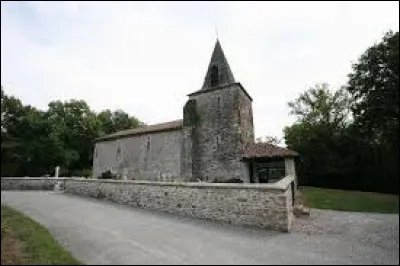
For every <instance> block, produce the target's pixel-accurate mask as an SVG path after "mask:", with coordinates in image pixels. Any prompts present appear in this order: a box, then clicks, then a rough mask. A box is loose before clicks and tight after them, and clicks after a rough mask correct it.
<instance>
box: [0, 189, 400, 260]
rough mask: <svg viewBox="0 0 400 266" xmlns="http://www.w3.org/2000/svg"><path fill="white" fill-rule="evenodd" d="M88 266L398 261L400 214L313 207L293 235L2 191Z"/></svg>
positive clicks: (58, 195) (60, 197)
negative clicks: (360, 212)
mask: <svg viewBox="0 0 400 266" xmlns="http://www.w3.org/2000/svg"><path fill="white" fill-rule="evenodd" d="M1 202H2V204H7V205H10V206H12V207H14V208H16V209H18V210H20V211H22V212H24V213H25V214H28V215H29V216H30V217H32V218H33V219H35V220H36V221H38V222H39V223H41V224H43V225H44V226H45V227H47V228H48V229H49V230H50V232H51V233H52V234H53V235H54V236H55V237H56V239H57V240H58V241H59V242H60V243H61V244H62V245H63V246H64V247H65V248H66V249H68V250H69V251H71V253H72V254H73V255H74V256H75V257H76V258H78V259H80V260H81V261H83V262H84V263H87V264H398V263H399V216H398V215H382V214H357V213H346V212H332V211H330V212H329V211H317V210H312V216H311V217H310V218H309V219H308V220H307V222H306V220H303V219H298V220H297V222H296V224H295V227H294V232H293V233H291V234H284V233H276V232H268V231H262V230H254V229H248V228H240V227H234V226H228V225H221V224H216V223H212V222H206V221H199V220H193V219H188V218H178V217H175V216H171V215H168V214H164V213H159V212H156V211H148V210H143V209H137V208H130V207H126V206H122V205H117V204H114V203H110V202H106V201H99V200H95V199H87V198H81V197H77V196H73V195H66V194H62V193H59V192H44V191H43V192H39V191H34V192H23V191H21V192H17V191H1Z"/></svg>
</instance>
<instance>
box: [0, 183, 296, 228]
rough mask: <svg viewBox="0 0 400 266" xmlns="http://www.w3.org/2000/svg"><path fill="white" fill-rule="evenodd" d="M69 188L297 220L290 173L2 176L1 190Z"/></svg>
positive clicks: (278, 223)
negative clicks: (162, 177) (266, 176)
mask: <svg viewBox="0 0 400 266" xmlns="http://www.w3.org/2000/svg"><path fill="white" fill-rule="evenodd" d="M57 181H62V182H63V183H64V184H63V187H64V188H65V190H64V191H65V192H67V193H72V194H76V195H80V196H89V197H93V198H99V199H107V200H111V201H114V202H118V203H122V204H127V205H130V206H135V207H142V208H147V209H156V210H160V211H164V212H169V213H173V214H177V215H181V216H189V217H194V218H199V219H206V220H213V221H219V222H225V223H231V224H236V225H245V226H252V227H258V228H263V229H272V230H278V231H283V232H290V230H291V225H292V220H293V206H292V194H291V193H292V192H291V183H292V182H293V178H292V177H290V176H288V177H285V178H284V179H282V180H281V181H279V182H277V183H274V184H262V185H260V184H221V183H219V184H210V183H176V182H151V181H133V180H128V181H122V180H99V179H83V178H82V179H81V178H72V179H71V178H58V179H55V178H2V179H1V190H26V189H33V190H49V189H53V187H54V185H55V183H56V182H57Z"/></svg>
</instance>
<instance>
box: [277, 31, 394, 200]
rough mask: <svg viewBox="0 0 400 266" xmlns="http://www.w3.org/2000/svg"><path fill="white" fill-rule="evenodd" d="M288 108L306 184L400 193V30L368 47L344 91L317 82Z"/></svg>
mask: <svg viewBox="0 0 400 266" xmlns="http://www.w3.org/2000/svg"><path fill="white" fill-rule="evenodd" d="M288 105H289V107H290V108H291V112H290V113H291V114H292V115H295V116H296V118H297V119H296V122H295V123H294V124H293V125H291V126H289V127H286V128H285V129H284V134H285V140H286V144H287V145H288V146H289V147H290V148H292V149H294V150H296V151H298V152H299V153H300V154H301V160H300V162H299V164H298V166H299V167H298V172H299V179H300V180H299V181H300V184H303V185H312V186H325V187H333V188H346V189H359V190H368V191H383V192H393V193H398V190H399V151H398V149H399V148H398V147H399V120H398V119H399V33H398V32H397V33H393V32H388V33H387V34H385V36H384V37H383V39H382V41H381V42H379V43H378V44H375V45H373V46H371V47H370V48H368V49H367V51H365V52H364V53H363V54H362V55H361V57H360V58H359V60H358V62H357V63H355V64H354V65H353V70H352V72H351V73H350V74H349V80H348V83H347V84H345V85H344V86H343V87H341V88H339V89H337V90H336V91H331V90H330V89H329V86H328V84H317V85H316V86H314V87H312V88H310V89H309V90H307V91H306V92H304V93H302V94H300V96H299V97H298V98H297V99H295V100H294V101H291V102H289V104H288Z"/></svg>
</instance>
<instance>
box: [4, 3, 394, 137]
mask: <svg viewBox="0 0 400 266" xmlns="http://www.w3.org/2000/svg"><path fill="white" fill-rule="evenodd" d="M1 7H2V8H1V24H2V25H1V76H2V81H1V82H2V85H3V86H4V88H5V89H6V92H7V93H10V94H13V95H15V96H17V97H19V98H21V99H22V100H23V101H24V102H25V103H27V104H32V105H35V106H37V107H39V108H45V107H46V105H47V103H48V102H49V101H51V100H57V99H62V100H67V99H70V98H79V99H84V100H86V101H87V102H88V103H89V105H90V106H91V107H92V108H94V109H95V110H97V111H99V110H102V109H105V108H109V109H116V108H121V109H123V110H125V111H127V112H129V113H130V114H132V115H135V116H137V117H138V118H139V119H141V120H143V121H145V122H147V123H158V122H163V121H167V120H173V119H177V118H181V117H182V107H183V105H184V103H185V101H186V100H187V97H186V95H187V94H188V93H191V92H193V91H195V90H197V89H199V88H200V87H201V85H202V82H203V78H204V75H205V71H206V67H207V64H208V60H209V59H210V56H211V52H212V49H213V45H214V41H215V33H214V27H215V25H217V26H218V32H219V37H220V40H221V44H222V47H223V49H224V51H225V54H226V56H227V58H228V61H229V63H230V65H231V68H232V71H233V73H234V75H235V78H236V79H237V80H238V81H240V82H241V83H242V84H243V85H244V86H245V88H246V89H247V91H248V92H249V93H250V95H251V96H252V97H253V99H254V102H253V109H254V124H255V131H256V136H262V135H275V136H279V137H281V136H282V129H283V127H284V126H285V125H290V124H291V122H292V121H293V118H291V117H289V115H288V112H289V109H288V108H287V102H288V101H289V100H292V99H294V98H295V97H296V96H297V95H298V94H299V93H300V92H302V91H304V90H305V89H307V87H308V86H311V85H313V84H314V83H316V82H328V83H330V84H331V85H332V86H333V87H336V88H337V87H338V86H340V85H341V84H344V83H345V82H346V79H347V78H346V75H347V74H348V73H349V71H350V70H351V63H352V62H355V61H356V60H357V58H358V56H360V55H361V53H362V52H363V51H364V50H365V49H366V48H367V47H368V46H370V45H372V44H373V43H374V42H376V41H379V40H380V39H381V37H382V36H383V34H384V32H386V31H387V30H389V29H394V30H398V28H399V26H398V25H399V24H398V21H399V11H398V10H399V8H398V7H399V3H398V2H364V3H358V2H357V3H356V2H319V3H314V2H282V3H281V2H185V3H178V2H134V3H132V2H115V3H114V2H97V3H96V2H53V3H51V2H49V3H47V2H26V3H21V2H15V3H14V2H4V1H2V3H1Z"/></svg>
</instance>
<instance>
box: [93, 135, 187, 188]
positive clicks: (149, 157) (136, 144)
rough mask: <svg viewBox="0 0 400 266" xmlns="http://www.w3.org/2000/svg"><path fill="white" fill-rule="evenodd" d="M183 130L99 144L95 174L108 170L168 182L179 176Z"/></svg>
mask: <svg viewBox="0 0 400 266" xmlns="http://www.w3.org/2000/svg"><path fill="white" fill-rule="evenodd" d="M181 138H182V132H181V130H180V129H178V130H174V131H167V132H156V133H149V134H143V135H137V136H130V137H126V138H120V139H117V140H110V141H100V142H97V143H96V146H95V151H94V155H93V177H94V178H98V177H99V176H100V175H101V173H103V172H104V171H107V170H111V171H112V172H114V173H116V174H119V175H121V176H126V178H127V179H136V180H153V181H168V180H175V179H179V178H180V156H181V155H180V153H181Z"/></svg>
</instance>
